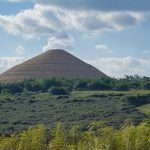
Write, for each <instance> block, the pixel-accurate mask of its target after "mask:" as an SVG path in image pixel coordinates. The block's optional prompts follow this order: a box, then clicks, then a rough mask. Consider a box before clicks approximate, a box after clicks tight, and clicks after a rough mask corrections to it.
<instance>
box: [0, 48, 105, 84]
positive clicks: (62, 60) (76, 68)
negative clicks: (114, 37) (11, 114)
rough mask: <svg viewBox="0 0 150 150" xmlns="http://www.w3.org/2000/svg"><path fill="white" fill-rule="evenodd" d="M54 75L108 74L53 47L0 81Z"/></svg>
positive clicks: (6, 73)
mask: <svg viewBox="0 0 150 150" xmlns="http://www.w3.org/2000/svg"><path fill="white" fill-rule="evenodd" d="M53 76H54V77H71V78H74V77H75V78H76V77H81V78H100V77H105V76H106V75H105V74H104V73H102V72H101V71H99V70H98V69H96V68H94V67H93V66H91V65H89V64H87V63H85V62H83V61H82V60H80V59H78V58H77V57H75V56H73V55H71V54H70V53H68V52H66V51H64V50H60V49H53V50H49V51H47V52H45V53H43V54H41V55H39V56H37V57H34V58H32V59H30V60H28V61H26V62H24V63H22V64H20V65H17V66H15V67H13V68H11V69H9V70H8V71H6V72H4V73H3V74H1V75H0V82H14V81H19V80H23V79H26V78H44V77H53Z"/></svg>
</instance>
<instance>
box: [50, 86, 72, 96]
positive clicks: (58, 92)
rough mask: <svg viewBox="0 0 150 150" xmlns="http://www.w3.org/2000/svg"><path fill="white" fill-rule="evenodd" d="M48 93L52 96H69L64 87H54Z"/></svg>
mask: <svg viewBox="0 0 150 150" xmlns="http://www.w3.org/2000/svg"><path fill="white" fill-rule="evenodd" d="M48 91H49V93H50V94H52V95H69V91H68V90H67V89H66V88H64V87H52V88H50V89H49V90H48Z"/></svg>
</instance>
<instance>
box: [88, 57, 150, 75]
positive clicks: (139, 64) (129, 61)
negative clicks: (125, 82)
mask: <svg viewBox="0 0 150 150" xmlns="http://www.w3.org/2000/svg"><path fill="white" fill-rule="evenodd" d="M86 62H87V63H89V64H91V65H93V66H95V67H97V68H99V69H100V70H101V71H103V72H104V73H106V74H107V75H108V76H111V77H124V76H125V75H137V74H138V75H140V76H149V75H150V71H149V66H150V59H146V60H145V59H141V58H136V57H131V56H128V57H123V58H101V59H97V60H91V61H88V60H86Z"/></svg>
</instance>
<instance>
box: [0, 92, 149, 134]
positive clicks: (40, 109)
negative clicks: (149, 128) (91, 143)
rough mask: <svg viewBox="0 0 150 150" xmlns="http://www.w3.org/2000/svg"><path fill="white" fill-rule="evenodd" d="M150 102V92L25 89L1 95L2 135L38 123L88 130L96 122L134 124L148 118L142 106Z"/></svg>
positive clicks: (118, 125)
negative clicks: (55, 93) (54, 92)
mask: <svg viewBox="0 0 150 150" xmlns="http://www.w3.org/2000/svg"><path fill="white" fill-rule="evenodd" d="M149 103H150V91H145V90H140V91H127V92H119V91H76V92H72V93H71V95H66V96H65V95H64V96H53V95H51V94H49V93H40V92H39V93H38V92H23V93H20V94H14V95H11V94H1V96H0V134H10V133H13V132H15V131H19V130H22V129H26V128H28V127H30V126H34V125H36V124H41V123H42V124H45V125H46V126H47V127H53V126H54V125H55V124H56V123H57V122H59V121H60V122H62V123H63V124H64V126H65V127H66V128H70V126H72V125H79V126H80V128H81V130H86V129H87V126H88V125H89V124H90V123H91V122H93V121H102V122H104V123H105V124H106V125H108V126H114V127H115V128H118V127H120V126H122V125H123V124H124V122H125V121H126V120H130V121H132V122H133V123H135V124H138V123H140V122H141V121H143V120H144V119H146V118H147V116H146V115H145V112H144V111H143V110H142V109H139V108H142V107H144V106H145V104H149Z"/></svg>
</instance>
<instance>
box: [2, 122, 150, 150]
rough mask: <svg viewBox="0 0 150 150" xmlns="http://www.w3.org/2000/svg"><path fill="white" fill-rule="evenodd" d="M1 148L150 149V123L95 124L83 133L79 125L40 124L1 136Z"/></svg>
mask: <svg viewBox="0 0 150 150" xmlns="http://www.w3.org/2000/svg"><path fill="white" fill-rule="evenodd" d="M0 150H150V126H148V125H147V124H146V123H142V124H140V125H138V126H133V125H125V126H124V127H122V128H121V129H120V130H115V129H113V128H111V127H102V126H100V125H97V124H96V123H93V124H91V125H90V126H89V130H88V131H84V132H81V131H79V130H78V127H77V126H74V127H72V128H71V129H70V130H69V131H65V130H64V128H63V126H62V124H61V123H58V124H57V126H56V127H55V129H52V131H49V130H46V128H45V127H44V126H43V125H38V126H37V127H35V128H30V129H28V130H26V131H23V132H22V133H20V134H14V135H11V136H10V137H3V136H2V137H0Z"/></svg>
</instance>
